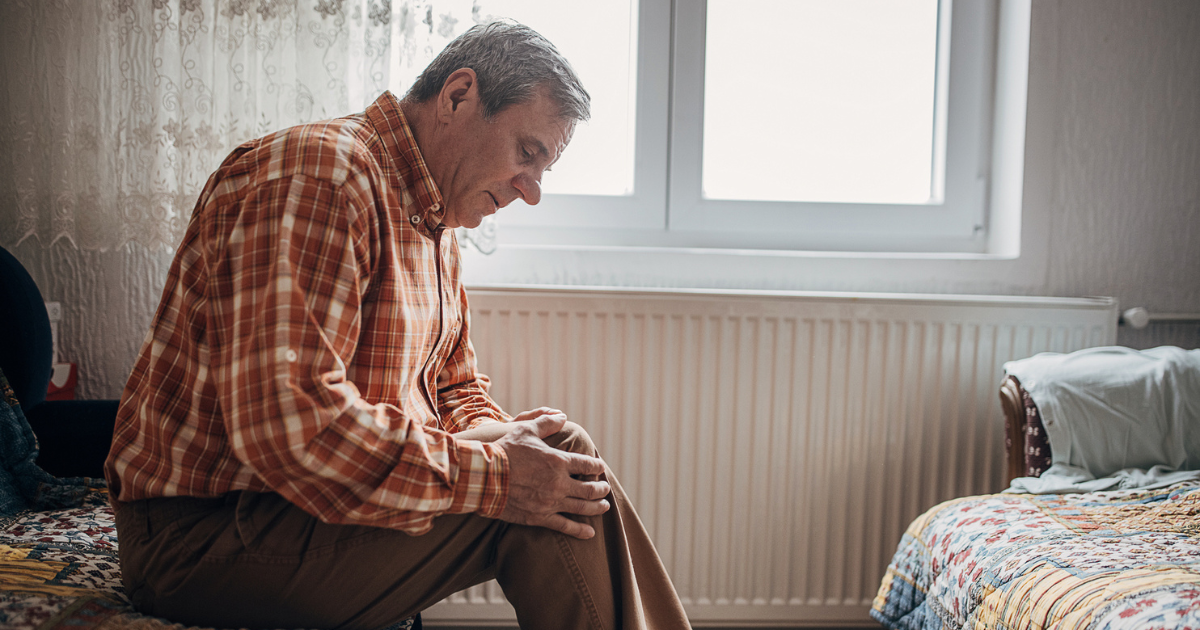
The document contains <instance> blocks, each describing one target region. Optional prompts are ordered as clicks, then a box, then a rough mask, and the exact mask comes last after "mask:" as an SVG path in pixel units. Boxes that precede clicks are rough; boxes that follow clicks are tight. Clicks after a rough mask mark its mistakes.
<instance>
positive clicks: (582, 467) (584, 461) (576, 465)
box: [563, 453, 604, 475]
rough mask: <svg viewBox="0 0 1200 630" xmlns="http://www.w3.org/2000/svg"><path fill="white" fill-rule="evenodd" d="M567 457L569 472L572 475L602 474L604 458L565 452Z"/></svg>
mask: <svg viewBox="0 0 1200 630" xmlns="http://www.w3.org/2000/svg"><path fill="white" fill-rule="evenodd" d="M563 455H565V456H566V458H567V474H570V475H602V474H604V460H602V459H600V458H599V457H588V456H587V455H583V454H581V453H563Z"/></svg>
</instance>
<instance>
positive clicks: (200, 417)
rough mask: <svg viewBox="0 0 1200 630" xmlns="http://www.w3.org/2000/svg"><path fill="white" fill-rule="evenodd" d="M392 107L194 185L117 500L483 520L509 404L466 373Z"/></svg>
mask: <svg viewBox="0 0 1200 630" xmlns="http://www.w3.org/2000/svg"><path fill="white" fill-rule="evenodd" d="M441 203H442V198H441V193H440V192H439V191H438V189H437V185H436V184H435V183H434V181H433V179H432V178H431V177H430V175H429V171H428V169H427V168H426V166H425V161H424V159H423V158H422V157H421V153H420V151H419V149H418V148H417V145H416V141H415V140H414V139H413V135H412V131H411V129H410V128H409V126H408V122H407V120H406V119H405V117H404V114H403V112H402V111H401V110H400V106H399V102H398V101H397V100H396V98H395V97H394V96H392V95H391V94H390V93H384V94H383V96H381V97H380V98H379V99H378V100H377V101H375V103H373V104H372V105H371V106H370V107H368V108H367V110H366V111H365V112H363V113H362V114H358V115H354V116H348V117H346V118H340V119H336V120H331V121H324V122H318V123H312V124H308V125H302V126H299V127H294V128H291V129H286V130H283V131H280V132H278V133H274V134H271V135H269V136H266V137H265V138H261V139H258V140H253V141H251V142H248V143H246V144H243V145H242V146H240V147H238V148H237V149H235V150H234V151H233V153H232V154H230V156H229V157H228V158H226V159H225V162H224V163H222V164H221V166H220V168H219V169H217V171H216V173H214V174H213V176H212V177H211V178H210V179H209V181H208V184H207V185H206V186H205V188H204V190H203V192H202V193H201V195H200V198H199V201H198V202H197V204H196V208H195V210H194V212H193V214H192V218H191V222H190V223H189V225H188V229H187V233H186V234H185V235H184V238H183V243H182V244H181V245H180V246H179V250H178V252H177V253H176V256H175V260H174V262H173V263H172V265H171V269H170V272H169V274H168V276H167V284H166V287H165V289H164V291H163V296H162V301H161V303H160V305H159V307H158V312H157V313H156V314H155V316H154V320H153V323H152V325H151V328H150V332H149V334H148V335H147V337H146V340H145V342H144V343H143V345H142V349H141V352H140V353H139V356H138V359H137V363H136V365H135V367H134V369H133V373H132V375H131V376H130V378H129V383H128V384H127V385H126V387H125V392H124V394H123V395H122V397H121V407H120V412H119V413H118V416H117V426H116V433H115V435H114V437H113V445H112V450H111V452H110V453H109V456H108V461H107V463H106V471H105V473H106V477H107V478H108V482H109V484H110V493H111V495H112V496H113V497H114V500H116V501H118V502H121V501H134V500H138V499H146V498H154V497H172V496H194V497H214V496H219V495H222V494H224V493H227V492H230V491H234V490H252V491H258V492H265V491H270V492H277V493H279V494H280V495H282V496H284V497H285V498H286V499H287V500H289V501H291V502H292V503H294V504H296V505H297V506H299V507H301V508H303V509H304V510H305V511H307V512H309V513H310V514H313V515H314V516H316V517H318V518H320V519H321V520H323V521H327V522H331V523H347V524H360V525H373V526H379V527H389V528H394V529H399V530H403V531H406V532H409V533H412V534H420V533H423V532H425V531H428V530H429V528H430V527H431V526H432V521H433V519H434V517H436V516H438V515H439V514H451V513H467V512H477V513H479V514H482V515H483V516H487V517H496V516H498V515H499V514H500V512H501V511H502V510H503V509H504V505H505V501H506V499H507V490H508V483H507V477H508V475H507V471H508V465H507V459H506V458H505V456H504V452H503V450H502V449H500V448H497V447H496V446H494V445H492V444H485V443H480V442H477V441H472V440H456V439H455V438H454V436H453V434H454V433H456V432H458V431H462V430H465V429H468V428H471V427H474V426H476V425H478V424H479V423H481V422H486V421H501V422H506V421H508V420H510V419H511V418H510V417H509V416H508V415H506V414H505V413H504V412H503V411H502V410H501V409H500V407H499V406H498V405H496V403H495V402H494V401H493V400H492V399H491V398H490V397H489V396H488V393H487V390H488V380H487V377H486V376H484V375H482V374H479V373H477V372H476V365H475V352H474V350H473V349H472V347H471V342H470V339H469V338H468V336H467V330H468V328H469V326H470V320H469V311H468V309H467V297H466V293H465V291H464V290H463V286H462V281H461V277H460V275H461V274H460V271H461V266H460V265H461V263H460V259H459V251H458V244H457V241H456V240H455V237H454V233H453V231H452V230H446V229H445V228H444V227H443V226H441V216H442V206H441Z"/></svg>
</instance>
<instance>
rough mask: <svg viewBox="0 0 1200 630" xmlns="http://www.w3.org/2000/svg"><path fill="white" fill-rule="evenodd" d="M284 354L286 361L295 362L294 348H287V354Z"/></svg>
mask: <svg viewBox="0 0 1200 630" xmlns="http://www.w3.org/2000/svg"><path fill="white" fill-rule="evenodd" d="M284 356H286V357H287V360H288V363H295V362H296V358H297V357H296V351H295V350H292V349H291V348H288V351H287V354H285V355H284Z"/></svg>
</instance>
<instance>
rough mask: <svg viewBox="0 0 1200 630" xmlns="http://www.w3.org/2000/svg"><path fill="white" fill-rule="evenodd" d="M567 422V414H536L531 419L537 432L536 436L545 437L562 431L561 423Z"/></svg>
mask: <svg viewBox="0 0 1200 630" xmlns="http://www.w3.org/2000/svg"><path fill="white" fill-rule="evenodd" d="M566 423H567V414H565V413H554V414H547V415H544V416H538V418H537V419H536V420H534V421H533V430H534V432H535V433H537V436H538V438H540V439H543V440H544V439H546V438H548V437H550V436H551V435H554V434H555V433H558V432H559V431H562V428H563V425H564V424H566Z"/></svg>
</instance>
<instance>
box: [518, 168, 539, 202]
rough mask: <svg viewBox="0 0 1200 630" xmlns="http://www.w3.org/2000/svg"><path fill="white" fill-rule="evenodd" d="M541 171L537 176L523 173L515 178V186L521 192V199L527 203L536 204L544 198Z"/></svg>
mask: <svg viewBox="0 0 1200 630" xmlns="http://www.w3.org/2000/svg"><path fill="white" fill-rule="evenodd" d="M541 179H542V178H541V173H538V176H537V177H533V176H531V175H530V174H528V173H521V174H520V175H517V176H516V177H514V178H513V186H514V187H515V188H516V189H517V192H519V193H521V199H523V200H524V201H525V203H527V204H529V205H531V206H536V205H537V204H538V202H539V201H541V200H542V183H541Z"/></svg>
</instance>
